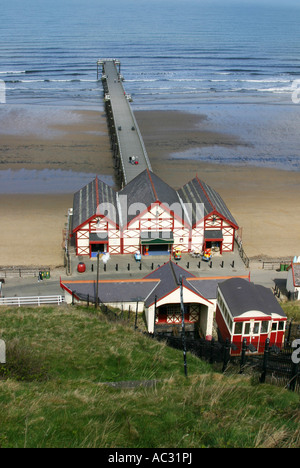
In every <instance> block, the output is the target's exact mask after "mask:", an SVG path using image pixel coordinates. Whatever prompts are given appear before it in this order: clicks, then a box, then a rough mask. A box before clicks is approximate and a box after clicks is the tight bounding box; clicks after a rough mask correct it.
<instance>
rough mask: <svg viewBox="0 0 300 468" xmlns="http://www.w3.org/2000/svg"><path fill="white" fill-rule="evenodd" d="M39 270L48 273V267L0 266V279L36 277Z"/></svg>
mask: <svg viewBox="0 0 300 468" xmlns="http://www.w3.org/2000/svg"><path fill="white" fill-rule="evenodd" d="M41 271H46V272H49V273H50V268H49V267H35V268H24V267H7V268H5V267H2V268H0V279H4V278H16V277H18V278H24V277H28V276H33V277H38V276H39V273H40V272H41Z"/></svg>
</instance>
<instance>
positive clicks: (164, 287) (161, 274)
mask: <svg viewBox="0 0 300 468" xmlns="http://www.w3.org/2000/svg"><path fill="white" fill-rule="evenodd" d="M180 277H182V285H183V287H185V288H187V289H189V290H190V291H192V292H193V293H194V294H196V295H197V296H199V297H201V299H204V300H206V301H207V300H208V299H207V298H206V297H204V296H203V295H202V294H201V293H200V292H199V291H198V290H197V289H196V288H195V287H194V285H193V283H192V281H190V280H192V279H194V278H196V277H195V275H193V274H192V273H189V272H188V271H186V270H184V269H183V268H181V267H180V266H178V265H177V264H176V263H173V262H172V261H171V260H170V261H169V262H167V263H165V264H164V265H162V266H161V267H159V268H157V269H156V270H154V271H153V272H152V273H150V274H149V275H147V276H145V278H147V279H159V280H160V282H159V283H158V285H157V286H156V288H155V289H153V291H152V292H151V294H150V295H149V296H148V297H147V299H146V302H145V306H146V307H149V306H150V305H151V304H153V303H154V302H155V296H156V298H157V300H160V299H162V298H163V297H165V296H167V295H169V294H170V293H171V292H173V291H175V290H176V289H179V287H180Z"/></svg>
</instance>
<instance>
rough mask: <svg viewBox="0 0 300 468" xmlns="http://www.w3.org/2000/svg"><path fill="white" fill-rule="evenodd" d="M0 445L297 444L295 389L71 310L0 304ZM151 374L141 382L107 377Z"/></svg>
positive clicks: (100, 317)
mask: <svg viewBox="0 0 300 468" xmlns="http://www.w3.org/2000/svg"><path fill="white" fill-rule="evenodd" d="M0 337H1V338H2V339H4V340H5V341H6V344H7V364H6V365H5V366H2V368H1V369H0V375H2V377H0V405H1V416H0V446H1V447H3V448H5V447H108V448H115V447H128V448H130V447H136V448H137V447H142V448H146V447H150V448H159V447H164V448H166V447H170V448H179V447H181V448H193V447H299V446H300V434H299V422H300V412H299V395H297V394H294V393H291V392H289V391H287V390H284V389H280V388H277V387H275V386H270V385H258V384H255V383H254V381H253V379H251V377H249V376H230V375H222V374H220V373H217V372H214V370H213V368H212V367H211V366H210V365H209V364H207V363H205V362H202V361H200V360H199V359H197V358H196V357H194V356H192V355H190V354H189V353H188V356H187V362H188V378H187V379H186V378H185V377H184V372H183V357H182V352H180V351H177V350H174V349H171V348H168V347H167V346H166V345H165V344H164V343H160V342H157V341H156V340H152V339H150V338H148V337H147V336H145V335H143V334H142V333H140V332H139V331H135V330H134V327H133V324H132V323H129V322H110V321H109V320H107V318H105V317H104V316H103V315H102V314H101V313H100V312H98V313H96V312H94V310H93V309H85V308H76V307H73V308H72V307H67V306H64V307H43V308H20V309H5V310H4V309H1V310H0ZM144 380H151V381H152V380H155V381H156V383H154V385H152V386H150V387H145V386H138V387H135V388H126V387H125V388H123V387H121V388H115V387H112V386H109V385H108V384H107V382H122V381H144Z"/></svg>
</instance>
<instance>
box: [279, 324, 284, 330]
mask: <svg viewBox="0 0 300 468" xmlns="http://www.w3.org/2000/svg"><path fill="white" fill-rule="evenodd" d="M278 330H281V331H282V330H284V322H279V323H278Z"/></svg>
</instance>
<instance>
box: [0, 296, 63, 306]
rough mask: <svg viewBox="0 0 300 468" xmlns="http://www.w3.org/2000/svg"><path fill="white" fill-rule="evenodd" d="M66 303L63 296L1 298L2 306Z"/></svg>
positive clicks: (0, 303)
mask: <svg viewBox="0 0 300 468" xmlns="http://www.w3.org/2000/svg"><path fill="white" fill-rule="evenodd" d="M64 301H65V298H64V297H63V296H26V297H0V306H1V305H7V306H19V307H21V306H22V305H38V306H39V305H43V304H58V305H59V304H62V303H63V302H64Z"/></svg>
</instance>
